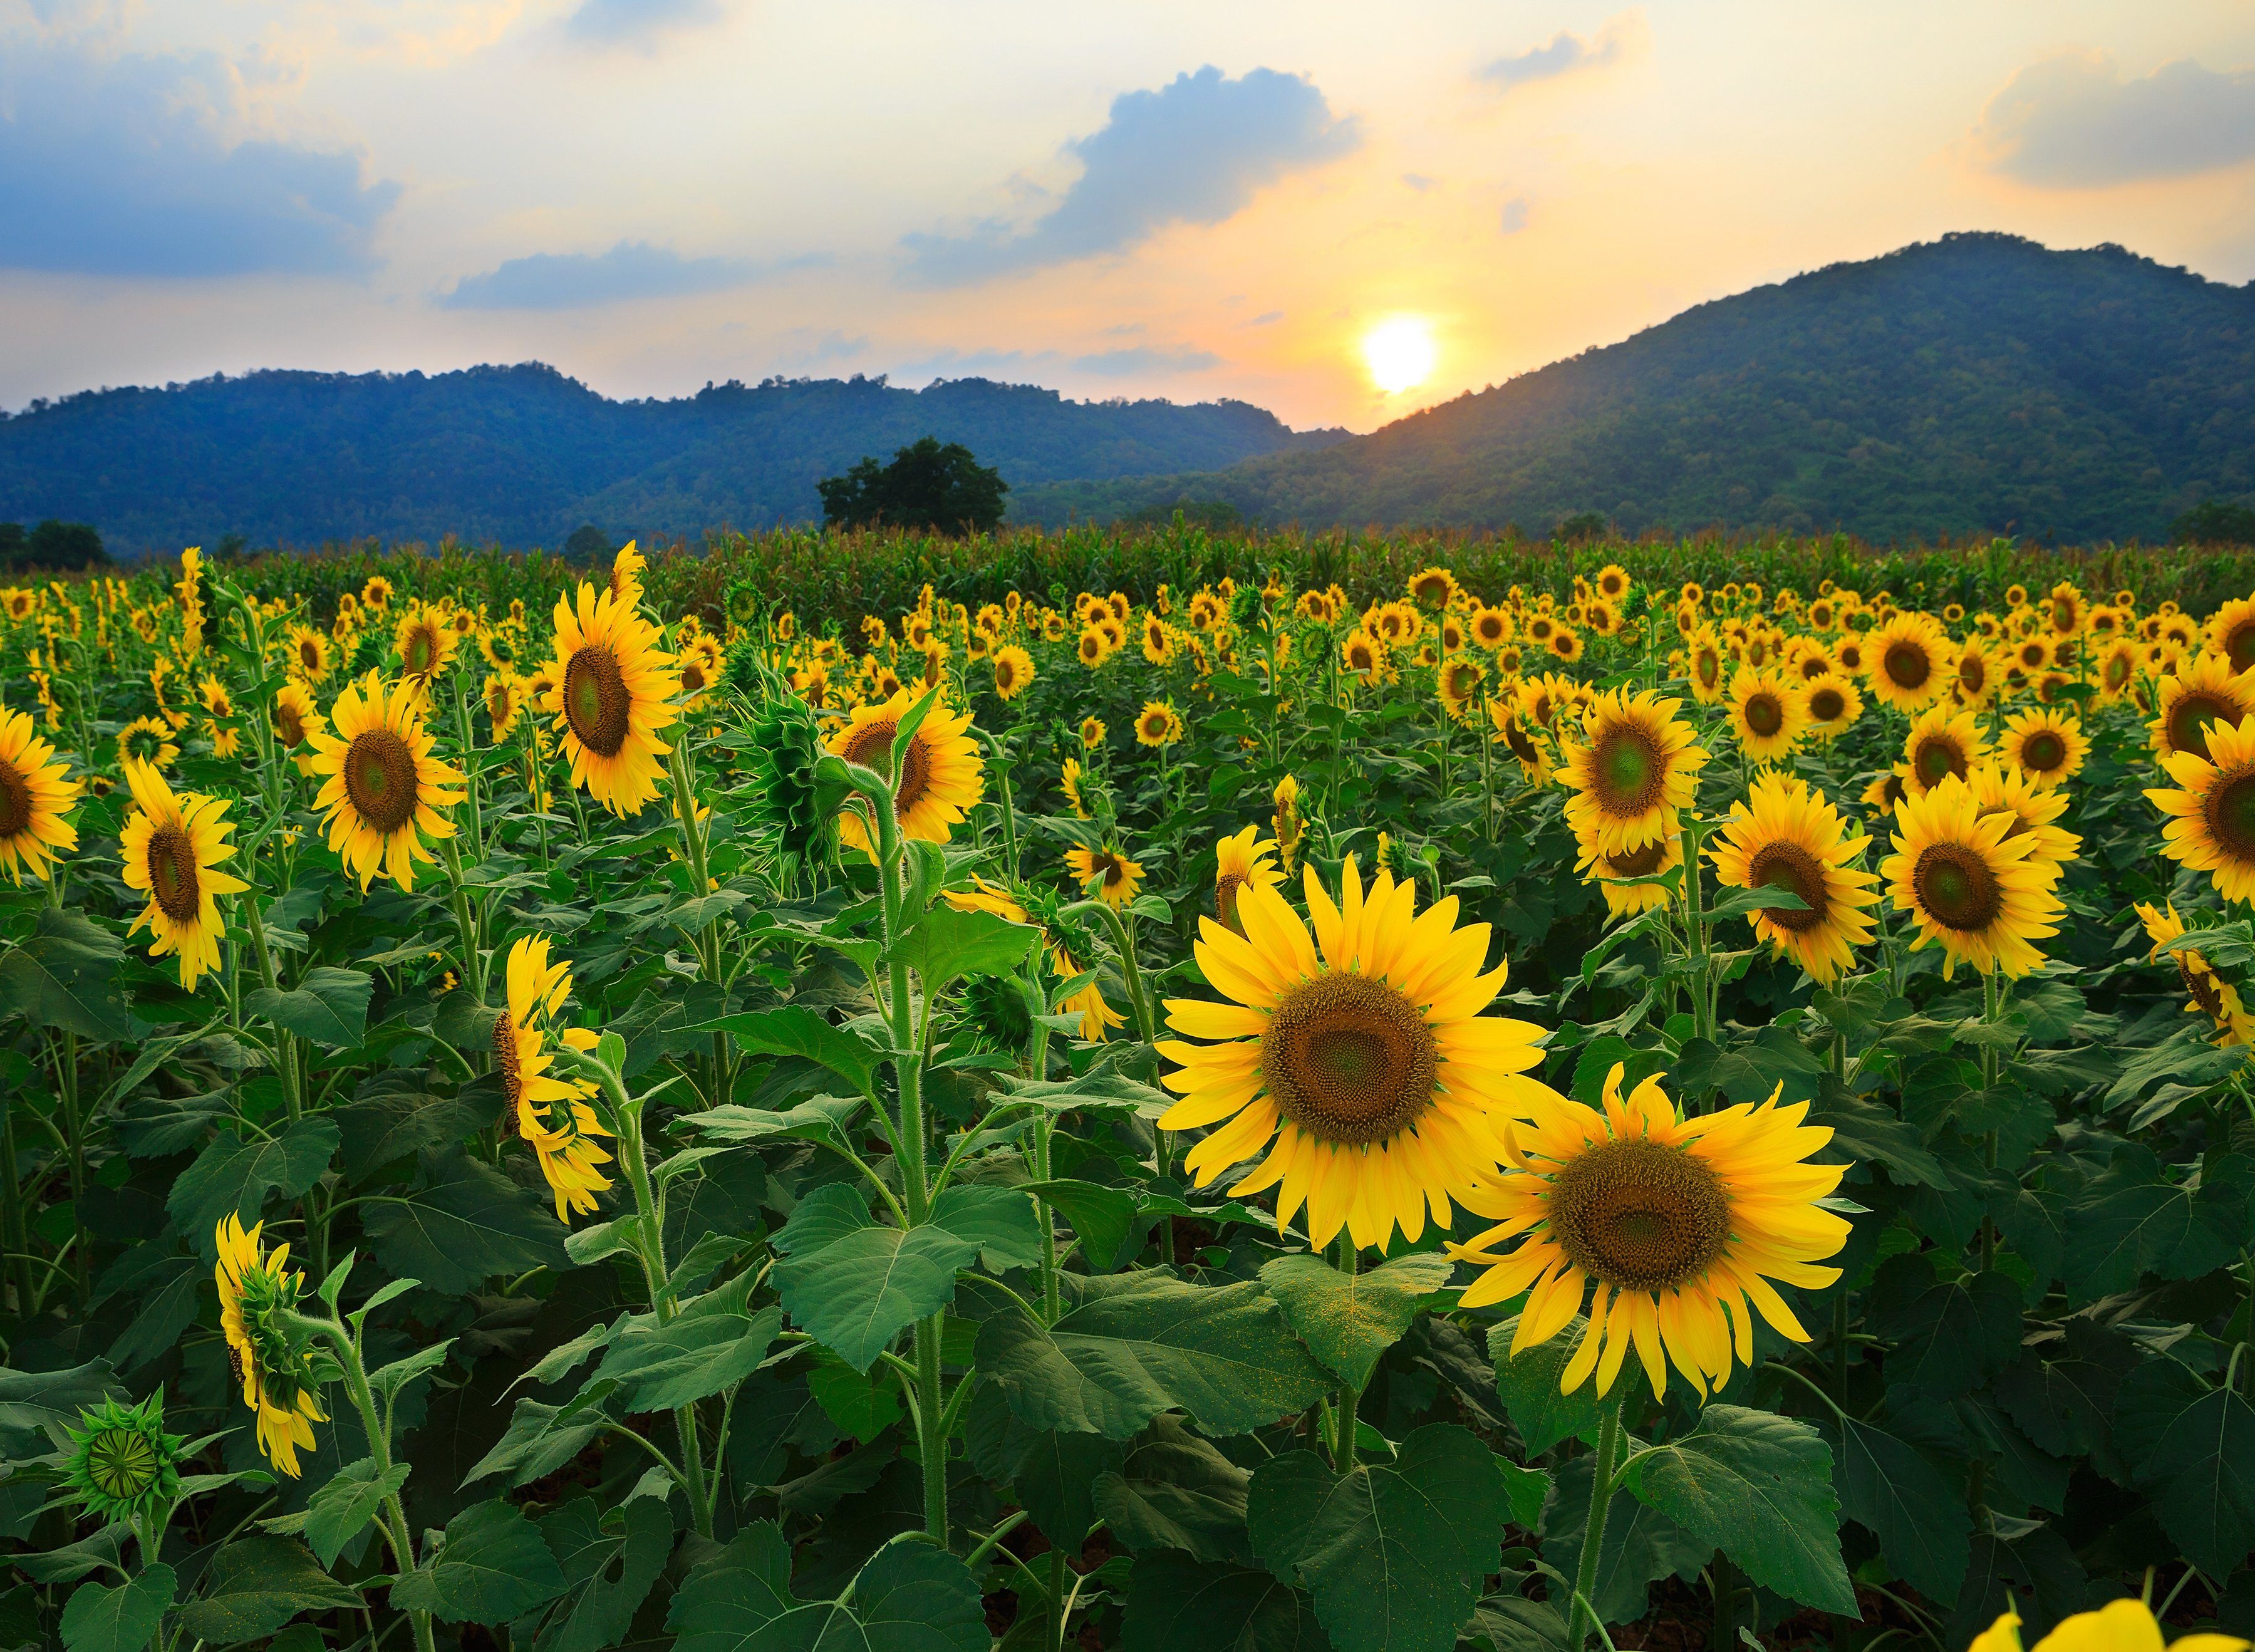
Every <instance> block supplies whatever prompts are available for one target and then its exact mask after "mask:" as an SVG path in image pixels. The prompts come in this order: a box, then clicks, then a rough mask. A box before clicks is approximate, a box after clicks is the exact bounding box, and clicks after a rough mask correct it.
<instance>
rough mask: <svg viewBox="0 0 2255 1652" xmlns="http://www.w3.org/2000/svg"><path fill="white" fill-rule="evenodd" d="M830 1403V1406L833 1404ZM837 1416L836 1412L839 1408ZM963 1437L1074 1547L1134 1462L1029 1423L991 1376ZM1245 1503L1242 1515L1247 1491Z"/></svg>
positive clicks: (976, 1462) (1089, 1440) (1116, 1448)
mask: <svg viewBox="0 0 2255 1652" xmlns="http://www.w3.org/2000/svg"><path fill="white" fill-rule="evenodd" d="M839 1374H840V1375H843V1374H845V1373H843V1372H842V1371H841V1372H840V1373H839ZM821 1375H822V1373H821V1372H820V1371H817V1372H815V1373H814V1374H813V1375H812V1376H811V1377H810V1378H809V1379H808V1381H809V1385H810V1386H811V1385H812V1384H813V1383H814V1382H815V1381H818V1379H819V1378H820V1377H821ZM823 1409H825V1411H827V1410H829V1409H830V1407H829V1405H828V1403H827V1402H825V1404H824V1407H823ZM831 1415H832V1417H835V1416H836V1413H835V1412H832V1413H831ZM840 1426H843V1424H840ZM963 1435H964V1443H965V1445H966V1446H967V1447H968V1448H969V1450H970V1453H971V1461H972V1464H973V1466H975V1467H976V1468H977V1469H978V1470H979V1472H980V1474H981V1475H983V1476H984V1477H985V1478H986V1479H987V1480H990V1481H992V1482H993V1483H994V1484H995V1485H997V1486H1007V1487H1009V1488H1010V1491H1011V1493H1012V1494H1013V1495H1015V1497H1016V1499H1017V1500H1018V1503H1019V1505H1020V1507H1022V1508H1024V1509H1025V1511H1026V1513H1027V1514H1028V1515H1031V1516H1032V1518H1033V1522H1034V1524H1035V1525H1036V1527H1038V1528H1039V1529H1040V1530H1041V1533H1042V1536H1044V1537H1047V1538H1048V1539H1049V1540H1050V1546H1051V1547H1053V1548H1057V1549H1062V1550H1065V1551H1066V1552H1067V1553H1073V1552H1076V1551H1078V1549H1079V1548H1080V1545H1081V1543H1082V1542H1083V1541H1084V1540H1085V1538H1086V1537H1087V1536H1088V1529H1089V1527H1090V1526H1092V1524H1094V1523H1095V1521H1096V1504H1095V1501H1094V1493H1095V1487H1096V1483H1097V1480H1099V1477H1100V1476H1102V1475H1104V1474H1106V1473H1116V1472H1117V1471H1119V1470H1120V1469H1121V1468H1123V1467H1125V1466H1127V1452H1126V1451H1125V1450H1124V1449H1123V1448H1122V1447H1121V1446H1120V1443H1119V1442H1118V1441H1117V1440H1107V1439H1106V1438H1104V1437H1103V1436H1102V1435H1101V1434H1067V1433H1061V1432H1059V1431H1057V1430H1055V1429H1033V1428H1029V1427H1027V1426H1026V1425H1025V1424H1023V1423H1022V1422H1020V1421H1019V1420H1018V1418H1017V1417H1016V1416H1015V1414H1014V1413H1013V1412H1012V1411H1011V1409H1010V1407H1009V1402H1008V1401H1006V1400H1005V1399H1004V1398H1003V1397H1002V1391H1001V1389H1000V1388H996V1387H995V1386H994V1384H993V1383H991V1382H982V1383H980V1385H979V1388H978V1390H977V1391H976V1392H975V1393H974V1394H973V1395H972V1397H971V1406H970V1409H969V1410H968V1411H967V1412H966V1414H965V1417H964V1430H963ZM856 1438H866V1437H862V1436H858V1435H857V1436H856ZM1239 1503H1240V1508H1239V1515H1240V1520H1241V1519H1242V1516H1243V1499H1242V1497H1241V1495H1240V1500H1239ZM1129 1546H1130V1547H1133V1546H1134V1545H1133V1544H1130V1545H1129Z"/></svg>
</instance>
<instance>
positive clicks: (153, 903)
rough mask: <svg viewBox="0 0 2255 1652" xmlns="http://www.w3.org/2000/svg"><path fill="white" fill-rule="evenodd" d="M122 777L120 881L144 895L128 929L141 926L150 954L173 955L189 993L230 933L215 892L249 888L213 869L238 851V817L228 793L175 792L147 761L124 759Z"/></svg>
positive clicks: (233, 892)
mask: <svg viewBox="0 0 2255 1652" xmlns="http://www.w3.org/2000/svg"><path fill="white" fill-rule="evenodd" d="M125 784H127V786H129V787H130V788H131V790H132V792H133V801H134V804H135V805H136V807H135V808H134V811H133V813H132V815H131V817H130V819H127V821H126V822H125V830H124V831H123V833H121V834H120V835H119V838H118V848H119V851H120V852H121V854H123V858H124V861H125V869H124V878H125V883H126V887H127V888H129V889H138V890H140V891H141V892H142V893H144V894H145V895H146V896H148V897H149V904H148V905H147V906H145V907H144V908H143V909H142V910H141V914H140V916H139V917H136V918H135V919H134V920H133V923H132V925H131V927H130V928H129V929H128V930H127V931H125V932H126V933H127V934H128V935H131V934H133V933H135V932H136V931H139V930H142V929H146V930H147V931H149V936H150V944H149V956H150V957H151V958H165V957H168V956H172V955H175V954H177V955H178V957H179V960H180V986H181V987H182V988H183V989H185V990H186V991H188V992H193V991H194V990H195V989H196V981H197V978H198V977H200V976H201V975H203V974H206V973H207V972H210V971H216V970H217V969H218V968H219V941H220V937H221V935H223V934H225V933H226V932H227V926H226V924H224V923H223V922H222V921H221V917H220V911H219V897H220V896H222V895H239V894H241V893H242V891H243V890H244V889H249V887H250V886H249V884H248V883H245V882H243V881H242V879H241V878H238V877H235V876H233V875H230V874H228V873H226V872H222V871H220V870H219V869H218V868H219V864H220V862H221V861H224V860H226V859H227V858H228V856H229V855H232V854H234V853H235V845H233V844H232V843H229V842H228V833H232V832H233V831H234V830H235V823H234V822H233V821H231V820H229V819H228V818H227V811H228V804H227V800H226V799H225V798H207V797H205V796H203V795H202V794H201V793H200V792H193V791H190V792H186V793H183V794H182V795H180V796H179V797H174V796H173V795H172V787H170V786H168V785H166V784H165V777H164V776H162V775H160V774H158V772H157V771H156V770H154V769H152V768H151V767H150V766H149V765H148V764H147V763H127V764H126V765H125Z"/></svg>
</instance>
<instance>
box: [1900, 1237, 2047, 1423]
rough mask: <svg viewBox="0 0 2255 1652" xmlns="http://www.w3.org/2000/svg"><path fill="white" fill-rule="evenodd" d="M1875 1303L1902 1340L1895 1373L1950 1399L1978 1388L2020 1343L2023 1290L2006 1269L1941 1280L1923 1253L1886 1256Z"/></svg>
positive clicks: (2014, 1351)
mask: <svg viewBox="0 0 2255 1652" xmlns="http://www.w3.org/2000/svg"><path fill="white" fill-rule="evenodd" d="M1871 1310H1872V1318H1873V1321H1874V1324H1875V1327H1876V1328H1877V1329H1878V1330H1879V1331H1881V1332H1884V1333H1885V1334H1886V1335H1887V1336H1890V1337H1892V1338H1893V1339H1895V1343H1896V1346H1895V1348H1894V1350H1893V1352H1892V1353H1890V1354H1889V1355H1888V1358H1887V1379H1888V1381H1891V1382H1907V1383H1910V1384H1911V1385H1912V1386H1914V1387H1915V1388H1923V1389H1924V1390H1926V1391H1927V1392H1928V1393H1929V1394H1934V1395H1940V1396H1941V1397H1942V1398H1944V1399H1949V1398H1953V1397H1955V1396H1956V1395H1960V1394H1964V1393H1967V1392H1970V1390H1971V1389H1972V1388H1973V1387H1974V1385H1975V1384H1976V1383H1978V1382H1979V1381H1981V1380H1982V1379H1983V1378H1984V1377H1985V1376H1987V1375H1989V1374H1992V1372H1995V1371H1999V1370H2001V1369H2002V1368H2003V1367H2005V1366H2006V1364H2008V1363H2009V1362H2010V1361H2011V1360H2012V1359H2013V1356H2014V1355H2015V1354H2016V1353H2018V1352H2019V1351H2020V1287H2019V1286H2018V1285H2017V1284H2015V1283H2013V1280H2012V1279H2011V1277H2010V1276H2007V1275H2005V1274H2001V1273H1978V1274H1961V1275H1959V1276H1957V1277H1956V1278H1955V1279H1941V1280H1938V1279H1936V1278H1935V1272H1934V1264H1933V1262H1930V1261H1928V1258H1927V1257H1926V1256H1925V1255H1923V1254H1922V1253H1919V1252H1906V1253H1905V1254H1903V1255H1899V1256H1890V1257H1888V1258H1887V1260H1886V1262H1883V1263H1881V1264H1880V1266H1879V1272H1878V1274H1877V1275H1876V1276H1874V1278H1873V1280H1872V1298H1871Z"/></svg>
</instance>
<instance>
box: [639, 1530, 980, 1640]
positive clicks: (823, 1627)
mask: <svg viewBox="0 0 2255 1652" xmlns="http://www.w3.org/2000/svg"><path fill="white" fill-rule="evenodd" d="M790 1569H791V1568H790V1543H788V1542H787V1541H785V1539H784V1537H783V1533H782V1532H781V1531H780V1530H778V1529H776V1527H775V1525H774V1524H773V1523H771V1522H767V1521H762V1522H759V1523H758V1524H757V1525H754V1526H748V1527H746V1528H745V1529H743V1530H742V1531H741V1532H739V1533H737V1534H736V1536H735V1537H734V1540H733V1541H732V1542H730V1543H729V1544H728V1546H727V1548H726V1549H723V1550H721V1551H720V1553H719V1554H718V1555H717V1556H715V1557H713V1559H712V1560H711V1561H709V1562H707V1563H706V1564H705V1565H702V1566H700V1567H699V1568H698V1569H697V1570H696V1571H692V1572H691V1573H690V1574H689V1577H688V1578H687V1580H686V1581H685V1582H684V1583H683V1584H682V1585H681V1588H680V1590H679V1591H678V1592H677V1593H676V1594H675V1595H674V1597H673V1605H672V1606H671V1608H670V1609H669V1610H668V1611H667V1613H666V1618H665V1624H666V1627H667V1628H669V1629H671V1630H672V1631H673V1633H674V1634H676V1635H677V1636H678V1637H679V1638H678V1639H677V1640H676V1641H675V1642H674V1652H816V1649H817V1648H819V1652H987V1648H988V1646H989V1645H991V1644H992V1637H991V1636H990V1635H988V1634H987V1614H986V1609H985V1607H984V1606H982V1605H981V1604H980V1597H979V1585H977V1584H975V1583H973V1581H972V1580H971V1573H970V1572H969V1571H966V1570H965V1568H964V1564H963V1563H962V1562H961V1561H960V1560H958V1559H957V1558H956V1557H954V1556H952V1555H950V1554H945V1553H942V1552H941V1551H940V1550H938V1549H936V1548H933V1547H932V1546H931V1544H929V1543H920V1542H917V1541H916V1540H914V1539H912V1538H910V1539H902V1540H898V1541H896V1542H893V1543H888V1544H886V1545H885V1546H884V1547H883V1548H882V1549H880V1550H877V1552H876V1553H875V1555H874V1556H872V1557H870V1559H869V1561H868V1564H866V1565H864V1566H863V1567H862V1568H861V1571H859V1572H858V1573H856V1574H855V1575H854V1581H853V1585H852V1586H851V1587H850V1588H849V1589H848V1590H847V1592H846V1594H845V1596H844V1598H843V1599H834V1600H802V1599H799V1598H798V1597H797V1595H795V1594H793V1593H792V1592H791V1588H790Z"/></svg>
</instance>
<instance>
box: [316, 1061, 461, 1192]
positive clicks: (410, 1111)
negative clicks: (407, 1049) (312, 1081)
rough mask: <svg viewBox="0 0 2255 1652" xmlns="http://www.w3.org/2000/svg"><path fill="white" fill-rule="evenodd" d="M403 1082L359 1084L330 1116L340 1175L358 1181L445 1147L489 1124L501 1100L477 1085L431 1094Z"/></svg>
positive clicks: (415, 1081)
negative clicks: (337, 1139)
mask: <svg viewBox="0 0 2255 1652" xmlns="http://www.w3.org/2000/svg"><path fill="white" fill-rule="evenodd" d="M396 1076H397V1077H398V1078H400V1079H405V1080H406V1082H401V1083H393V1084H386V1085H383V1086H376V1085H373V1084H369V1085H363V1086H361V1092H360V1096H359V1098H358V1099H357V1100H354V1101H352V1102H350V1103H349V1104H348V1105H347V1106H344V1107H339V1108H338V1109H337V1110H336V1112H335V1113H334V1114H333V1115H332V1116H334V1118H335V1120H336V1121H337V1128H338V1129H339V1130H340V1131H341V1132H342V1133H343V1136H344V1156H343V1161H344V1172H345V1175H346V1176H347V1177H348V1178H350V1179H351V1180H353V1181H359V1180H361V1179H362V1178H363V1177H366V1176H367V1175H368V1174H369V1172H370V1171H371V1170H381V1169H383V1166H385V1165H387V1164H390V1163H393V1162H394V1161H396V1160H398V1159H404V1158H411V1157H413V1156H415V1155H416V1154H418V1153H420V1152H423V1151H425V1150H426V1149H431V1148H442V1147H446V1146H448V1145H450V1144H452V1143H453V1142H460V1141H462V1140H464V1139H465V1138H466V1137H468V1136H470V1135H474V1134H475V1133H476V1132H478V1131H480V1130H482V1129H484V1128H486V1127H487V1126H488V1125H489V1124H491V1123H492V1122H493V1121H494V1120H495V1116H496V1115H497V1114H498V1113H499V1110H500V1105H499V1104H500V1096H499V1093H497V1092H495V1091H494V1090H491V1089H488V1088H486V1087H484V1086H475V1087H465V1088H464V1089H463V1090H462V1092H461V1093H460V1094H458V1095H452V1096H441V1095H435V1094H432V1093H431V1092H429V1091H427V1090H425V1088H423V1083H424V1080H423V1079H420V1078H418V1077H415V1076H413V1075H407V1074H401V1075H396Z"/></svg>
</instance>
